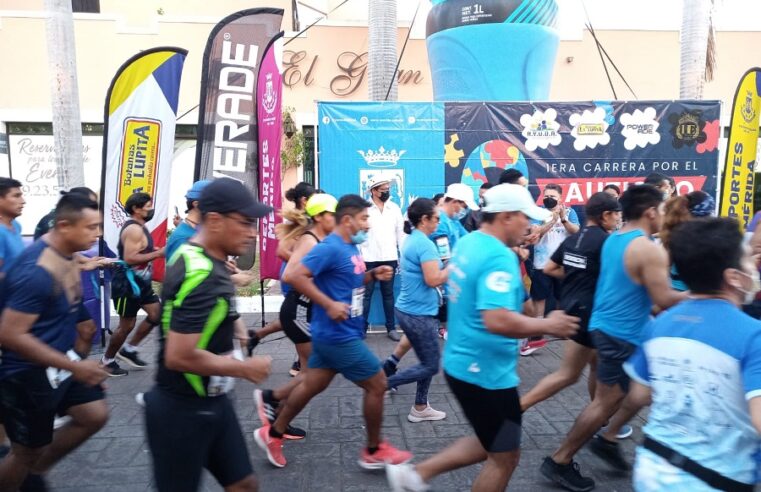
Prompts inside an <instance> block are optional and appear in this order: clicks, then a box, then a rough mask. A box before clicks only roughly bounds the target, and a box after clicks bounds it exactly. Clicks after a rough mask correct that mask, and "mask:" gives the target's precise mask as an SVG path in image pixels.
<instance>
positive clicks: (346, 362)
mask: <svg viewBox="0 0 761 492" xmlns="http://www.w3.org/2000/svg"><path fill="white" fill-rule="evenodd" d="M309 368H310V369H329V370H332V371H336V372H338V373H340V374H342V375H343V377H345V378H346V379H348V380H349V381H352V382H359V381H365V380H366V379H370V378H371V377H373V376H375V375H376V374H378V372H379V371H380V370H381V363H380V361H379V360H378V358H377V357H376V356H375V354H373V353H372V352H371V351H370V349H369V348H368V347H367V344H365V342H364V341H363V340H360V339H356V340H350V341H348V342H344V343H333V342H325V343H320V342H317V341H315V340H313V341H312V354H311V355H310V356H309Z"/></svg>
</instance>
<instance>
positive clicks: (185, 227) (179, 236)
mask: <svg viewBox="0 0 761 492" xmlns="http://www.w3.org/2000/svg"><path fill="white" fill-rule="evenodd" d="M195 233H196V230H195V229H194V228H193V227H191V226H190V224H188V223H187V222H185V221H183V222H182V223H181V224H180V225H178V226H177V228H176V229H175V230H174V231H172V234H170V235H169V239H167V241H166V249H165V250H164V257H165V258H166V259H167V260H171V259H172V255H173V254H174V252H175V251H177V248H179V247H180V246H182V245H183V244H185V243H187V242H188V241H190V238H191V237H193V236H194V235H195Z"/></svg>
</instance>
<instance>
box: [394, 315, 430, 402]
mask: <svg viewBox="0 0 761 492" xmlns="http://www.w3.org/2000/svg"><path fill="white" fill-rule="evenodd" d="M396 319H398V320H399V326H401V327H402V331H404V334H405V335H407V338H409V340H410V343H411V344H412V348H413V349H415V354H417V358H418V359H419V360H420V363H419V364H416V365H414V366H412V367H408V368H407V369H404V370H402V371H399V372H397V373H396V374H394V375H393V376H391V377H390V378H388V387H389V388H396V387H397V386H401V385H403V384H409V383H415V382H417V392H416V393H415V405H426V404H427V403H428V388H430V386H431V379H432V378H433V376H435V375H436V373H437V372H439V358H440V354H439V334H438V331H439V322H438V320H437V319H436V317H434V316H417V315H411V314H406V313H403V312H401V311H399V310H398V309H397V310H396Z"/></svg>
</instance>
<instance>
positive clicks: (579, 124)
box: [568, 108, 610, 151]
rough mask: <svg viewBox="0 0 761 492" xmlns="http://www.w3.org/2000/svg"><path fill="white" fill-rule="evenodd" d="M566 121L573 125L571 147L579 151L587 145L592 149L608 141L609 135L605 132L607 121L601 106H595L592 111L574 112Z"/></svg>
mask: <svg viewBox="0 0 761 492" xmlns="http://www.w3.org/2000/svg"><path fill="white" fill-rule="evenodd" d="M568 122H569V123H570V124H571V125H573V129H572V130H571V135H572V136H573V138H575V141H574V142H573V147H574V148H575V149H576V150H579V151H581V150H584V149H585V148H587V147H589V148H590V149H593V148H595V147H597V146H598V145H607V144H608V142H610V135H609V134H608V133H607V129H608V122H607V121H606V113H605V109H603V108H596V109H595V110H594V111H589V110H584V112H583V113H581V114H579V113H574V114H572V115H571V117H570V118H569V119H568Z"/></svg>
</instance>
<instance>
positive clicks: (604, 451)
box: [589, 434, 632, 471]
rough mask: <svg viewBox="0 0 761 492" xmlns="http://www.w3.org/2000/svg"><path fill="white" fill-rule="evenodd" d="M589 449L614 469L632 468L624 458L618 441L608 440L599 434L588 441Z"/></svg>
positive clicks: (624, 469) (625, 469) (626, 469)
mask: <svg viewBox="0 0 761 492" xmlns="http://www.w3.org/2000/svg"><path fill="white" fill-rule="evenodd" d="M589 450H590V451H591V452H592V454H594V455H595V456H597V457H598V458H600V459H601V460H603V461H604V462H606V463H607V464H609V465H610V466H611V467H613V468H615V469H616V470H620V471H629V470H631V468H632V467H631V465H630V464H629V463H627V461H626V460H625V459H624V455H623V454H622V453H621V447H620V446H619V445H618V443H617V442H610V441H608V440H607V439H605V438H604V437H602V436H601V435H599V434H597V435H596V436H595V437H593V438H592V440H591V441H589Z"/></svg>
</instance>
